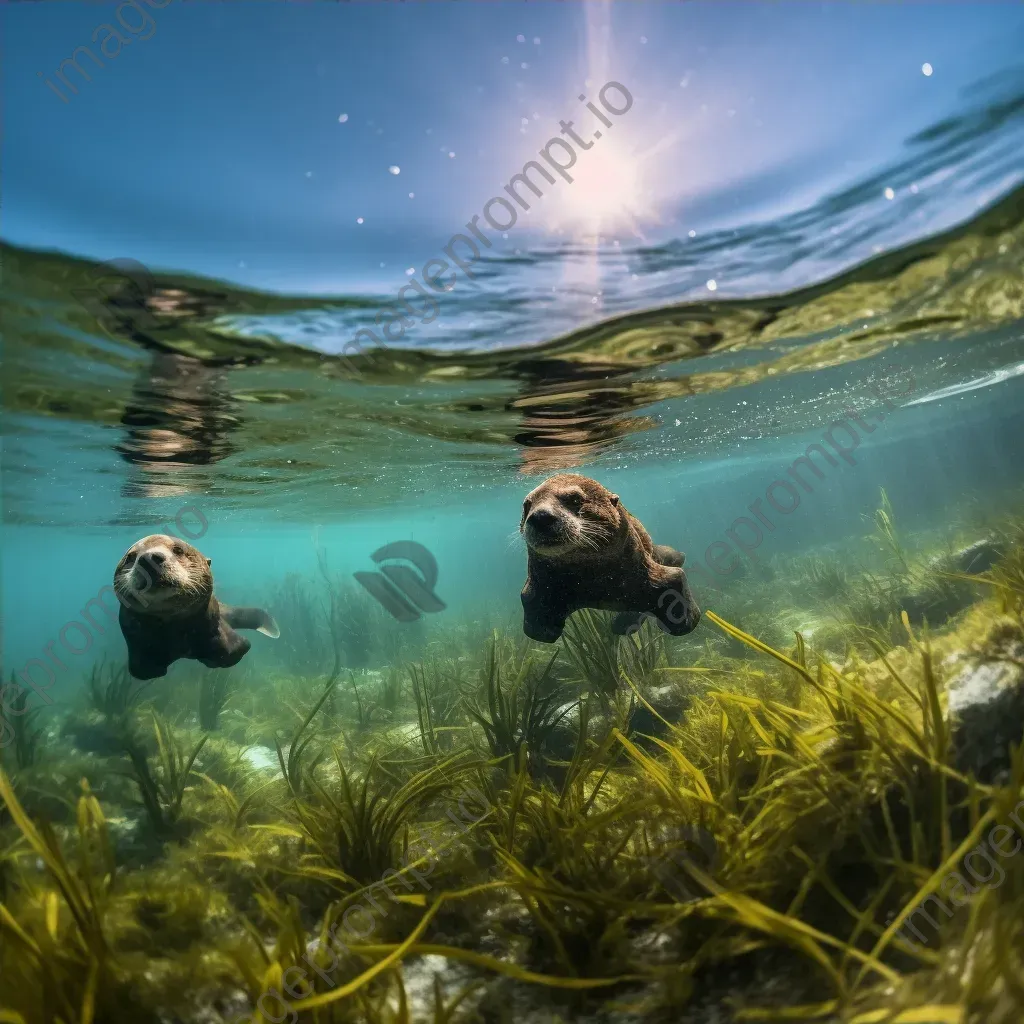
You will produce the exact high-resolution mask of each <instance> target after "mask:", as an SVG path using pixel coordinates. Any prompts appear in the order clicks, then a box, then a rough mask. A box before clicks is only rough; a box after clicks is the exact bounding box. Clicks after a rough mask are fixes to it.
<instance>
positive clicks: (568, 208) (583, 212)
mask: <svg viewBox="0 0 1024 1024" xmlns="http://www.w3.org/2000/svg"><path fill="white" fill-rule="evenodd" d="M602 141H604V140H602ZM608 143H609V144H606V145H603V146H602V144H601V143H598V144H596V145H595V146H594V148H593V149H592V150H591V151H590V152H589V153H586V154H585V158H584V159H581V160H580V161H579V162H578V163H577V164H576V166H575V167H573V169H572V173H573V179H574V180H573V181H572V182H571V183H568V184H567V185H566V186H565V187H564V188H562V189H560V190H559V191H558V193H557V194H556V193H552V195H551V197H550V199H551V201H550V203H548V204H546V207H547V208H546V209H545V219H546V220H547V221H548V227H549V228H551V229H554V230H556V231H564V232H570V233H572V234H573V235H575V236H591V235H606V234H609V233H610V232H614V231H622V230H627V231H630V232H632V233H639V224H640V222H642V221H644V220H646V219H649V218H650V217H651V216H653V210H652V209H651V208H650V205H649V204H648V203H647V202H646V201H645V198H644V189H643V182H642V175H641V161H640V160H638V159H637V157H636V156H635V155H633V154H631V153H627V152H625V150H624V149H623V148H621V147H616V146H615V145H614V144H613V143H612V141H611V140H610V139H609V140H608Z"/></svg>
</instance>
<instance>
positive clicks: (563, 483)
mask: <svg viewBox="0 0 1024 1024" xmlns="http://www.w3.org/2000/svg"><path fill="white" fill-rule="evenodd" d="M519 530H520V532H521V533H522V535H523V538H524V539H525V541H526V545H527V550H528V552H529V556H528V567H527V576H526V585H525V586H524V587H523V592H522V600H523V632H524V633H525V634H526V635H527V636H528V637H530V638H531V639H533V640H540V641H542V642H543V643H554V642H555V641H556V640H557V639H558V638H559V637H560V636H561V635H562V629H563V628H564V626H565V620H566V619H567V618H568V617H569V615H571V614H572V613H573V612H574V611H578V610H579V609H580V608H598V609H603V610H605V611H613V612H618V613H619V614H618V615H616V616H615V618H614V620H613V621H612V630H613V632H615V633H618V634H625V633H629V632H631V631H633V630H634V629H636V628H638V627H639V625H640V624H641V623H642V621H643V618H644V617H645V616H647V615H651V616H653V617H654V618H655V619H657V620H658V622H659V623H660V624H661V626H662V628H663V629H665V630H666V631H667V632H669V633H671V634H672V635H673V636H683V635H684V634H686V633H689V632H690V631H691V630H693V629H695V628H696V626H697V623H698V622H699V621H700V609H699V608H698V607H697V602H696V601H695V600H694V599H693V595H692V594H691V593H690V587H689V584H688V583H687V581H686V574H685V573H684V572H683V568H682V566H683V560H684V556H683V555H682V554H681V553H680V552H678V551H676V550H675V549H674V548H670V547H668V546H667V545H664V544H657V545H656V544H654V543H653V542H652V541H651V538H650V537H649V536H648V534H647V531H646V530H645V529H644V528H643V526H642V525H641V524H640V522H639V521H638V520H637V519H635V518H634V517H633V516H631V515H630V514H629V512H628V511H626V508H625V507H624V506H623V504H622V503H621V502H620V501H619V496H618V495H617V494H612V493H611V491H609V490H607V488H605V487H603V486H602V485H601V484H599V483H598V482H597V481H596V480H591V479H590V477H586V476H581V475H580V474H578V473H559V474H558V475H557V476H553V477H551V478H550V479H548V480H545V481H544V483H542V484H541V485H540V486H539V487H537V488H535V489H534V490H532V491H531V492H530V493H529V494H528V495H527V496H526V500H525V501H524V502H523V518H522V521H521V522H520V524H519Z"/></svg>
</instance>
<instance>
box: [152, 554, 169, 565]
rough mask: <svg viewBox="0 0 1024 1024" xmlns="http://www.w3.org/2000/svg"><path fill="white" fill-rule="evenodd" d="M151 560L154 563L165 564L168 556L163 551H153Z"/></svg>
mask: <svg viewBox="0 0 1024 1024" xmlns="http://www.w3.org/2000/svg"><path fill="white" fill-rule="evenodd" d="M149 560H150V561H151V562H152V563H153V564H154V565H163V564H164V562H166V561H167V556H166V555H165V554H164V553H163V552H162V551H151V552H150V553H149Z"/></svg>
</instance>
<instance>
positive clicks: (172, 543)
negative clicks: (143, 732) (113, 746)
mask: <svg viewBox="0 0 1024 1024" xmlns="http://www.w3.org/2000/svg"><path fill="white" fill-rule="evenodd" d="M210 565H211V562H210V559H209V558H207V557H206V556H205V555H203V553H202V552H201V551H199V550H197V549H196V548H194V547H192V545H191V544H187V543H186V542H185V541H183V540H178V538H177V537H170V536H167V535H165V534H152V535H151V536H149V537H143V538H142V540H140V541H136V543H134V544H133V545H132V546H131V547H130V548H129V549H128V550H127V551H126V552H125V553H124V556H123V557H122V558H121V561H120V562H118V564H117V569H116V570H115V571H114V592H115V593H116V594H117V599H118V601H119V602H120V604H121V610H120V614H119V617H118V621H119V622H120V624H121V632H122V634H123V635H124V639H125V643H127V645H128V671H129V672H130V673H131V674H132V675H133V676H134V677H135V678H136V679H155V678H157V677H158V676H162V675H166V673H167V669H168V667H169V666H170V665H171V664H172V662H175V661H177V660H178V659H179V658H193V659H195V660H196V661H200V662H202V663H203V664H204V665H206V666H207V667H208V668H229V667H230V666H232V665H237V664H238V662H239V661H241V660H242V658H243V657H245V655H246V653H247V652H248V650H249V648H250V647H251V646H252V645H251V644H250V643H249V641H248V640H246V638H245V637H243V636H239V635H238V633H236V632H235V630H236V629H257V630H259V631H260V632H261V633H266V635H267V636H273V637H276V636H280V632H279V630H278V628H277V624H276V623H275V622H274V620H273V619H272V618H271V617H270V615H269V614H268V613H267V612H265V611H264V610H263V609H262V608H232V607H230V606H228V605H226V604H221V603H220V602H219V601H218V600H217V598H216V597H215V596H214V593H213V573H212V572H211V571H210Z"/></svg>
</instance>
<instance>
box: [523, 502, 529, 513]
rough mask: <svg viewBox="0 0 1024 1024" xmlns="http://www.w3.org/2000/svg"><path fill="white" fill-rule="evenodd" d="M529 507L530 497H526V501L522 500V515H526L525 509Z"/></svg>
mask: <svg viewBox="0 0 1024 1024" xmlns="http://www.w3.org/2000/svg"><path fill="white" fill-rule="evenodd" d="M529 507H530V499H529V498H527V499H526V501H524V502H523V515H524V516H525V515H526V513H527V510H528V509H529Z"/></svg>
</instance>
